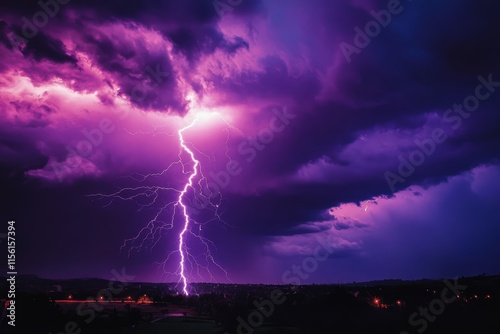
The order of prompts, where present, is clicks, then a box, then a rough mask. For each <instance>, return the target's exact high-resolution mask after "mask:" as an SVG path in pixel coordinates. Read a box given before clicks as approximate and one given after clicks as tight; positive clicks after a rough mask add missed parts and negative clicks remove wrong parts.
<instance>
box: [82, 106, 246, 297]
mask: <svg viewBox="0 0 500 334" xmlns="http://www.w3.org/2000/svg"><path fill="white" fill-rule="evenodd" d="M206 115H207V114H204V115H197V117H195V118H194V120H193V121H192V122H191V123H189V124H188V125H186V126H184V127H183V128H181V129H179V130H178V131H177V137H178V141H179V145H180V150H179V153H178V160H176V161H174V162H172V163H170V165H169V166H168V167H167V168H165V169H164V170H163V171H161V172H159V173H152V174H147V175H136V176H135V177H131V178H132V179H133V180H134V181H137V182H140V183H143V184H142V185H140V186H137V187H125V188H121V189H119V190H118V191H116V192H114V193H110V194H91V195H89V196H92V197H98V198H99V199H107V200H109V202H108V203H106V204H105V205H104V206H109V205H111V204H112V203H113V201H115V200H122V201H136V202H137V204H139V209H138V211H141V210H142V209H144V208H146V207H152V206H153V205H155V204H156V205H158V204H160V201H161V200H162V199H163V198H166V196H163V195H162V193H163V192H167V193H177V195H176V196H175V199H174V200H171V201H168V202H167V203H162V204H161V205H160V207H159V209H158V210H157V211H156V214H155V215H154V216H153V218H152V219H151V220H150V221H149V222H148V224H147V225H146V226H145V227H143V228H142V229H141V230H140V231H139V233H138V234H137V235H136V236H135V237H133V238H130V239H126V240H125V241H124V243H123V245H122V247H121V248H122V249H124V248H125V247H128V248H129V251H128V255H129V257H130V255H131V253H132V252H133V251H140V250H143V249H146V248H147V247H148V245H150V248H151V249H152V248H154V247H155V246H156V245H157V244H158V242H159V241H160V238H161V235H162V234H163V232H164V231H165V230H171V229H173V228H174V226H175V222H176V218H177V217H178V216H181V217H182V229H181V230H180V232H179V235H178V247H177V249H176V250H173V251H171V252H170V253H169V254H168V255H167V256H166V259H165V260H164V261H163V262H161V263H159V270H160V269H163V274H165V275H166V276H167V277H173V276H176V277H178V281H177V282H178V284H179V285H181V293H182V294H184V295H186V296H188V295H189V288H188V287H189V279H188V278H189V277H193V276H196V277H198V278H200V279H204V278H203V275H202V272H206V273H208V275H209V276H210V278H211V280H212V281H214V276H213V274H212V272H211V268H212V266H214V267H215V268H217V269H218V270H219V271H220V272H222V273H223V274H224V275H225V277H226V278H227V280H228V281H231V280H230V278H229V275H228V273H227V271H226V270H225V269H224V268H223V267H222V266H221V265H219V264H218V263H217V262H216V261H215V259H214V256H213V255H212V252H211V249H215V245H214V244H213V243H212V242H211V241H210V240H208V239H207V238H205V237H204V236H203V235H202V234H201V230H202V226H204V225H206V224H208V223H210V222H212V221H213V220H216V221H218V222H222V223H224V224H225V225H226V226H229V225H228V224H227V223H226V222H224V221H223V220H222V217H221V214H220V213H219V206H220V204H221V201H222V198H219V199H218V200H214V199H213V198H212V196H211V195H212V193H209V194H208V196H207V195H206V194H204V193H203V192H202V189H203V187H205V189H208V188H206V186H207V184H208V181H207V178H206V177H205V175H204V174H203V171H202V168H201V161H200V160H199V159H197V158H196V154H200V155H203V156H205V158H206V159H208V160H209V161H212V159H215V150H214V152H212V154H211V156H209V155H207V154H205V153H203V152H201V151H200V150H198V149H197V148H196V147H195V146H194V145H193V143H191V142H189V141H187V140H186V139H185V137H184V134H185V133H186V131H188V130H189V129H192V128H193V127H194V126H195V125H196V123H197V122H200V121H201V120H203V119H204V116H206ZM208 115H209V116H213V115H215V116H218V117H220V118H221V119H222V120H223V121H224V123H225V124H226V125H227V127H226V141H225V145H226V149H225V152H224V154H225V156H226V157H227V158H228V159H229V160H231V157H230V156H229V154H228V152H229V148H228V141H229V136H230V132H229V129H235V130H237V131H238V132H239V133H242V132H241V131H240V130H239V129H238V128H235V127H234V126H232V125H230V124H229V123H228V122H227V121H226V120H225V119H224V117H222V116H221V115H220V114H218V113H213V114H212V113H211V114H208ZM125 131H126V132H127V133H128V134H130V135H146V134H148V133H145V132H142V131H141V132H135V133H133V132H130V131H127V130H125ZM158 134H165V135H169V136H173V135H175V132H174V133H169V134H168V133H165V132H156V130H155V131H154V132H153V135H154V136H156V135H158ZM186 156H188V157H189V158H188V159H187V160H188V161H185V160H186V159H185V157H186ZM175 166H180V168H181V171H182V174H184V175H189V176H188V178H187V181H186V183H185V184H183V186H182V187H181V188H180V189H177V188H175V187H173V186H169V185H166V186H160V185H157V184H156V183H155V184H153V185H149V184H144V183H146V182H148V181H149V180H152V179H154V178H158V177H160V178H161V177H164V176H166V175H167V174H168V172H169V171H170V170H171V169H172V168H173V167H175ZM190 190H191V191H193V192H194V193H196V194H198V195H199V196H202V197H204V200H205V203H208V206H207V207H206V208H204V209H209V210H211V211H212V213H213V216H214V218H212V219H210V220H208V221H206V222H204V223H200V222H198V221H196V220H195V219H194V218H193V217H192V216H190V210H193V209H192V208H190V205H189V201H190V199H189V198H188V192H190ZM168 211H170V212H171V215H169V216H170V218H169V219H168V220H163V218H162V217H163V216H164V215H165V214H166V213H167V212H168ZM179 211H180V213H179ZM193 225H194V226H197V227H198V231H196V230H193V228H192V227H193ZM188 237H193V238H195V239H192V241H196V242H198V243H199V244H200V245H201V246H202V247H203V255H204V262H200V260H199V258H198V257H196V256H195V255H193V253H192V252H191V249H190V248H189V247H188V240H187V239H188ZM177 254H178V255H179V263H178V265H177V270H176V271H175V272H169V271H168V270H167V269H166V268H167V267H168V264H169V263H170V262H169V261H171V259H172V258H173V257H174V256H176V255H177ZM194 269H196V273H193V270H194Z"/></svg>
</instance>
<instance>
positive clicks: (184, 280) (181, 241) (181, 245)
mask: <svg viewBox="0 0 500 334" xmlns="http://www.w3.org/2000/svg"><path fill="white" fill-rule="evenodd" d="M196 121H197V119H195V120H194V121H193V122H192V123H191V124H189V125H188V126H186V127H184V128H182V129H180V130H179V142H180V144H181V147H182V149H183V150H184V151H186V152H187V153H188V154H189V156H190V157H191V160H192V161H193V162H194V166H193V172H192V173H191V175H189V178H188V182H187V183H186V185H185V186H184V189H182V191H181V193H180V195H179V200H178V201H177V203H176V204H175V207H177V206H178V205H180V206H181V207H182V214H183V215H184V228H183V229H182V231H181V233H180V234H179V253H180V255H181V261H180V263H179V266H180V276H181V280H182V284H183V287H182V291H183V292H184V294H185V295H186V296H187V295H189V293H188V291H187V278H186V274H185V272H184V271H185V265H184V261H185V260H186V257H185V255H184V235H185V234H186V232H187V230H188V228H189V221H190V218H189V215H188V212H187V207H186V205H184V202H183V200H184V195H186V192H187V191H188V188H189V187H193V180H194V178H195V177H196V175H198V166H199V165H200V162H199V161H198V160H197V159H196V157H195V156H194V153H193V151H191V150H190V149H189V147H188V146H187V145H186V142H185V141H184V137H183V136H182V133H183V132H184V131H185V130H187V129H189V128H191V127H193V126H194V124H195V123H196Z"/></svg>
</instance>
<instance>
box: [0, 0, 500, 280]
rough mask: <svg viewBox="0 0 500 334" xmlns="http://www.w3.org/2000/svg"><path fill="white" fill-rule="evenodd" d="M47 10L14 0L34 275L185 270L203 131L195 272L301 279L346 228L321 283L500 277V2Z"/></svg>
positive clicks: (0, 23)
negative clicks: (295, 272)
mask: <svg viewBox="0 0 500 334" xmlns="http://www.w3.org/2000/svg"><path fill="white" fill-rule="evenodd" d="M44 3H45V2H44V0H42V4H44ZM46 3H47V4H49V5H47V6H45V9H43V6H41V5H40V4H37V2H36V1H2V3H1V4H0V58H1V59H2V61H1V62H0V73H1V75H0V114H1V118H0V180H1V189H2V201H1V205H0V208H1V210H0V222H1V224H3V225H0V233H5V231H6V230H7V221H8V220H15V221H16V226H17V239H18V244H17V255H18V260H17V262H18V267H19V272H20V273H21V272H22V273H25V274H36V275H39V276H41V277H47V278H73V277H102V278H110V277H111V271H112V270H113V269H116V270H118V271H120V270H121V268H125V270H126V272H127V274H130V275H134V276H135V279H136V280H142V281H159V282H170V281H177V280H178V279H179V277H178V271H179V267H178V265H179V258H180V252H178V251H176V250H178V248H179V245H178V239H179V233H180V232H181V230H182V228H183V221H182V217H181V216H182V213H181V210H180V209H181V208H180V206H179V205H177V206H175V201H176V200H177V199H178V197H179V194H180V193H179V192H180V190H182V188H183V187H184V186H185V184H186V182H188V179H189V177H190V175H192V173H193V171H194V168H195V164H194V162H193V161H191V159H190V156H189V154H188V152H187V151H186V150H183V149H182V146H181V142H180V138H179V130H181V129H183V128H184V130H183V131H182V136H183V139H184V142H185V143H186V146H187V147H188V148H189V149H190V150H191V151H192V153H193V154H194V156H195V158H196V159H197V160H198V161H199V163H200V164H199V166H198V167H199V169H197V170H198V174H197V175H196V176H195V177H194V179H193V182H194V188H189V189H188V190H187V192H186V194H185V195H186V196H185V204H186V205H187V211H188V213H189V216H190V218H191V219H192V220H190V223H189V226H188V229H187V232H186V234H185V247H187V248H186V252H189V254H191V255H189V256H188V259H187V267H186V273H187V277H188V280H189V282H203V281H213V282H224V283H226V282H236V283H283V280H282V275H283V273H284V272H285V271H286V270H287V269H290V268H291V266H292V265H300V264H301V263H302V261H303V260H304V259H305V258H307V257H309V256H311V255H313V253H314V250H315V249H316V247H317V246H318V245H319V244H320V243H321V242H325V240H326V242H328V243H329V244H330V246H331V247H332V249H333V250H334V251H333V253H332V255H331V256H330V258H329V259H328V260H326V261H324V262H321V263H319V264H318V268H317V270H314V271H313V272H312V273H311V274H310V275H309V276H308V278H307V279H302V282H301V283H304V284H312V283H337V282H352V281H366V280H376V279H385V278H401V279H419V278H442V277H456V276H466V275H476V274H482V273H487V274H499V273H500V261H499V260H498V254H500V243H498V240H499V238H500V219H499V214H498V211H497V210H498V207H499V202H500V160H499V158H500V113H499V111H500V108H499V107H500V61H499V60H500V47H499V43H500V20H498V12H499V10H500V4H496V3H495V2H493V1H486V0H485V1H472V0H470V1H466V0H443V1H438V2H437V1H423V0H413V1H408V0H406V1H402V2H399V1H396V0H391V1H389V2H388V1H379V0H349V1H348V0H342V1H332V0H313V1H305V0H286V1H285V0H261V1H260V0H259V1H257V0H231V1H230V0H221V1H215V2H214V1H212V0H182V1H173V0H158V1H122V0H108V1H95V0H90V1H78V0H71V1H67V0H60V2H55V1H47V2H46ZM54 4H55V5H54ZM46 13H48V14H46ZM377 13H378V14H377ZM377 20H378V22H380V23H376V22H377ZM370 22H371V23H370ZM366 31H368V33H367V32H366ZM230 173H231V174H232V175H231V174H230ZM217 182H218V183H217ZM215 185H216V186H215ZM217 188H219V189H217ZM200 193H201V195H199V194H200ZM197 194H198V195H197ZM207 198H208V201H207V200H206V199H207ZM204 200H205V201H204ZM1 226H4V227H3V228H2V227H1ZM135 237H136V238H135ZM133 238H135V239H133ZM321 240H323V241H321ZM2 244H4V243H2ZM208 252H210V253H208ZM219 265H220V267H219ZM196 267H198V269H196ZM225 272H226V273H227V275H226V273H225Z"/></svg>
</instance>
